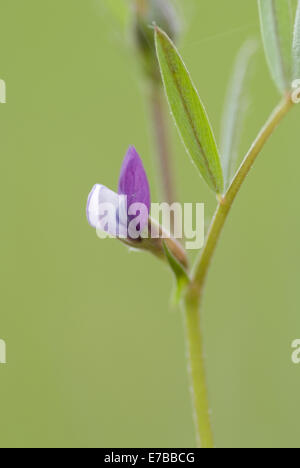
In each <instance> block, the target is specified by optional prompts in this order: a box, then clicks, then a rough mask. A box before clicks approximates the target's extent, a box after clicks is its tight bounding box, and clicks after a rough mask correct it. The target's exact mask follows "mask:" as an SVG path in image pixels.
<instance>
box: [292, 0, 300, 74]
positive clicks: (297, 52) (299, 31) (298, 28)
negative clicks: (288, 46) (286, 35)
mask: <svg viewBox="0 0 300 468" xmlns="http://www.w3.org/2000/svg"><path fill="white" fill-rule="evenodd" d="M299 79H300V0H299V1H298V6H297V12H296V20H295V26H294V40H293V80H299Z"/></svg>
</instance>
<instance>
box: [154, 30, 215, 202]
mask: <svg viewBox="0 0 300 468" xmlns="http://www.w3.org/2000/svg"><path fill="white" fill-rule="evenodd" d="M155 42H156V50H157V56H158V60H159V64H160V70H161V74H162V78H163V82H164V86H165V91H166V94H167V98H168V101H169V105H170V108H171V111H172V113H173V116H174V119H175V122H176V125H177V127H178V130H179V133H180V135H181V137H182V140H183V142H184V144H185V147H186V149H187V151H188V153H189V155H190V156H191V158H192V160H193V161H194V163H195V164H196V166H197V168H198V169H199V171H200V174H201V175H202V177H203V178H204V180H205V181H206V182H207V184H208V185H209V187H210V188H211V189H212V190H214V191H215V192H216V193H218V194H221V193H222V191H223V174H222V167H221V162H220V157H219V153H218V149H217V145H216V141H215V138H214V135H213V132H212V129H211V126H210V123H209V120H208V117H207V114H206V111H205V108H204V106H203V104H202V102H201V100H200V98H199V95H198V93H197V90H196V88H195V86H194V84H193V82H192V80H191V77H190V75H189V72H188V71H187V69H186V67H185V65H184V63H183V61H182V58H181V57H180V55H179V53H178V51H177V50H176V48H175V46H174V44H173V43H172V41H171V40H170V39H169V37H168V36H167V35H166V34H165V33H164V32H163V31H162V30H161V29H159V28H155Z"/></svg>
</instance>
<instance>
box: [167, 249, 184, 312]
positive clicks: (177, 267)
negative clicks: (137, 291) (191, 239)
mask: <svg viewBox="0 0 300 468" xmlns="http://www.w3.org/2000/svg"><path fill="white" fill-rule="evenodd" d="M163 248H164V252H165V255H166V259H167V261H168V263H169V265H170V267H171V270H172V271H173V273H174V275H175V278H176V284H177V287H176V293H175V302H176V304H178V303H179V302H180V299H181V296H182V293H183V291H184V289H185V287H186V286H187V285H188V284H189V282H190V279H189V277H188V274H187V272H186V270H185V269H184V268H183V266H182V265H181V264H180V263H179V262H178V260H177V259H176V258H175V257H174V255H173V254H172V253H171V251H170V250H169V249H168V246H167V244H166V242H163Z"/></svg>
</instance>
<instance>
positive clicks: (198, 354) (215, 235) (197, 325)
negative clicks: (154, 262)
mask: <svg viewBox="0 0 300 468" xmlns="http://www.w3.org/2000/svg"><path fill="white" fill-rule="evenodd" d="M292 107H293V102H292V100H291V96H290V95H287V96H286V97H285V98H284V100H283V101H282V102H281V103H280V104H279V106H278V107H277V108H276V109H275V111H274V112H273V113H272V115H271V117H270V118H269V120H268V121H267V123H266V124H265V125H264V127H263V128H262V130H261V131H260V133H259V135H258V136H257V138H256V140H255V141H254V143H253V145H252V146H251V148H250V150H249V152H248V153H247V155H246V157H245V159H244V161H243V162H242V164H241V166H240V168H239V169H238V171H237V173H236V175H235V177H234V179H233V181H232V183H231V185H230V187H229V189H228V190H227V192H226V194H225V195H224V197H223V198H222V199H221V200H220V201H219V205H218V208H217V211H216V213H215V216H214V218H213V221H212V224H211V227H210V230H209V232H208V235H207V239H206V243H205V246H204V248H203V251H202V254H201V255H200V258H199V259H198V261H197V262H196V266H195V269H194V274H193V278H192V282H191V285H190V288H189V290H188V292H187V295H186V298H185V321H186V330H187V344H188V350H189V368H190V374H191V380H192V394H193V402H194V411H195V420H196V431H197V440H198V444H199V446H200V447H202V448H213V447H214V444H213V435H212V428H211V423H210V417H209V404H208V396H207V384H206V376H205V364H204V356H203V342H202V333H201V317H200V303H201V300H202V295H203V288H204V285H205V280H206V277H207V273H208V269H209V266H210V263H211V259H212V256H213V254H214V252H215V249H216V246H217V243H218V240H219V238H220V235H221V232H222V229H223V226H224V224H225V221H226V219H227V216H228V213H229V211H230V208H231V207H232V204H233V202H234V200H235V198H236V196H237V194H238V192H239V190H240V188H241V186H242V184H243V182H244V180H245V179H246V177H247V175H248V173H249V171H250V169H251V168H252V166H253V164H254V162H255V160H256V158H257V156H258V154H259V153H260V151H261V150H262V148H263V146H264V145H265V143H266V142H267V140H268V139H269V137H270V136H271V135H272V133H273V131H274V130H275V128H276V127H277V126H278V124H279V123H280V122H281V120H282V119H283V117H284V116H285V115H286V114H287V113H288V111H289V110H290V109H291V108H292Z"/></svg>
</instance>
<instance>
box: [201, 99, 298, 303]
mask: <svg viewBox="0 0 300 468" xmlns="http://www.w3.org/2000/svg"><path fill="white" fill-rule="evenodd" d="M292 107H293V102H292V100H291V97H290V95H287V96H286V97H285V98H284V100H283V101H282V102H281V103H280V104H279V106H278V107H277V108H276V109H275V110H274V112H273V113H272V115H271V116H270V118H269V119H268V121H267V123H266V124H265V125H264V127H263V128H262V130H261V131H260V133H259V135H258V136H257V138H256V140H255V141H254V143H253V144H252V146H251V148H250V150H249V152H248V153H247V155H246V156H245V159H244V161H243V162H242V164H241V166H240V168H239V169H238V171H237V173H236V175H235V177H234V179H233V181H232V183H231V185H230V187H229V189H228V190H227V192H226V194H225V195H224V197H223V198H222V199H221V200H220V203H219V205H218V208H217V211H216V214H215V216H214V219H213V221H212V224H211V227H210V230H209V233H208V236H207V239H206V243H205V246H204V248H203V251H202V254H201V255H200V258H199V259H198V261H197V262H196V267H195V272H194V286H195V287H196V288H197V290H198V293H199V296H201V293H202V289H203V286H204V283H205V279H206V276H207V272H208V269H209V266H210V263H211V259H212V256H213V254H214V252H215V249H216V246H217V243H218V240H219V238H220V234H221V232H222V229H223V226H224V224H225V221H226V219H227V216H228V213H229V211H230V209H231V207H232V204H233V202H234V200H235V198H236V196H237V194H238V192H239V190H240V188H241V186H242V184H243V182H244V180H245V179H246V177H247V175H248V174H249V171H250V169H251V168H252V166H253V164H254V162H255V160H256V158H257V156H258V155H259V153H260V152H261V150H262V148H263V147H264V145H265V143H266V142H267V141H268V139H269V138H270V136H271V135H272V133H273V132H274V130H275V128H276V127H277V126H278V125H279V123H280V122H281V120H282V119H283V118H284V117H285V115H286V114H287V113H288V111H289V110H290V109H291V108H292Z"/></svg>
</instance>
